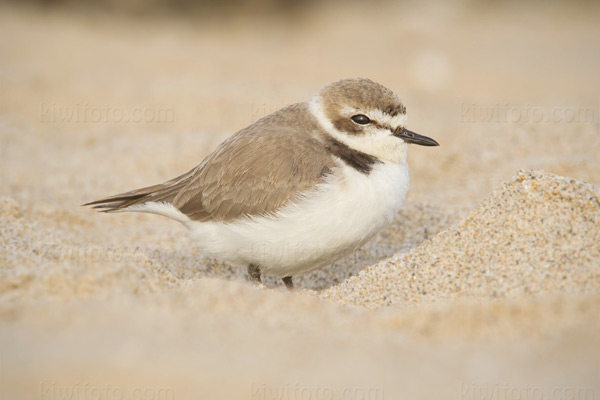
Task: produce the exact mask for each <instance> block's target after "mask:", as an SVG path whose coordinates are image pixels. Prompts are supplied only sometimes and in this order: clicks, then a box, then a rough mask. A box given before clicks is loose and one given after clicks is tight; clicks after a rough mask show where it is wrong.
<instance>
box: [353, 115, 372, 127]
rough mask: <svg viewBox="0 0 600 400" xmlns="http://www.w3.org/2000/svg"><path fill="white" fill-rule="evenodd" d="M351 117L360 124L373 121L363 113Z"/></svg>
mask: <svg viewBox="0 0 600 400" xmlns="http://www.w3.org/2000/svg"><path fill="white" fill-rule="evenodd" d="M350 119H351V120H352V121H354V122H356V123H357V124H360V125H366V124H368V123H370V122H371V120H370V119H369V117H367V116H366V115H363V114H357V115H354V116H352V118H350Z"/></svg>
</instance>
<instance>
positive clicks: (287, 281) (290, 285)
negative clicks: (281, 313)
mask: <svg viewBox="0 0 600 400" xmlns="http://www.w3.org/2000/svg"><path fill="white" fill-rule="evenodd" d="M282 281H283V283H285V287H286V288H288V289H290V290H292V289H293V288H294V282H293V281H292V277H291V276H286V277H284V278H283V279H282Z"/></svg>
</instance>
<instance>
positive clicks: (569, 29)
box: [0, 0, 600, 399]
mask: <svg viewBox="0 0 600 400" xmlns="http://www.w3.org/2000/svg"><path fill="white" fill-rule="evenodd" d="M599 21H600V2H597V1H592V0H590V1H570V2H569V1H527V2H526V1H475V0H464V1H458V0H454V1H441V0H440V1H391V0H390V1H373V2H359V1H291V0H286V1H278V0H259V1H249V0H238V1H235V0H229V1H222V2H219V1H191V0H176V1H167V0H145V1H144V0H121V1H119V0H95V1H83V0H81V1H77V0H46V1H33V0H23V1H18V0H15V1H3V2H0V210H1V211H2V213H1V217H2V221H1V224H0V226H1V228H2V229H1V230H0V234H1V236H0V237H1V238H2V240H0V245H1V248H2V253H1V254H0V274H1V275H0V346H1V347H0V352H1V353H2V354H0V368H1V369H2V371H0V388H4V389H5V390H6V389H11V390H13V392H12V393H13V395H11V396H7V398H11V399H17V398H28V399H30V398H59V394H60V393H62V392H57V391H58V390H64V389H65V388H66V389H77V388H81V387H83V388H84V389H85V387H86V386H85V385H86V382H87V385H88V386H87V387H88V388H89V386H90V382H91V386H92V387H95V388H100V387H106V386H107V385H108V386H110V387H112V388H115V387H126V388H131V387H132V386H131V385H138V386H139V385H143V384H145V385H147V386H148V387H153V388H156V387H158V388H160V387H166V388H171V389H172V388H176V392H175V393H176V394H177V396H175V398H199V396H198V393H201V390H205V391H206V393H209V390H208V389H207V387H208V386H206V384H207V383H210V384H211V385H212V386H211V387H212V388H213V389H215V392H214V393H221V392H222V391H223V390H227V389H231V390H233V389H237V388H236V387H233V386H232V385H230V383H231V381H232V376H233V377H234V378H235V379H234V380H235V381H236V382H238V383H239V384H240V385H242V383H243V385H242V386H243V387H242V388H241V392H240V393H245V394H246V396H241V397H232V396H230V397H228V398H247V397H248V395H253V394H254V395H256V396H255V397H253V398H268V397H267V396H266V394H265V392H264V391H263V392H261V388H264V386H260V385H261V384H264V382H265V377H270V378H272V379H273V380H274V382H276V385H279V386H275V387H279V388H281V387H288V386H285V385H288V384H291V385H293V384H294V383H295V382H298V380H299V379H301V377H304V378H307V377H309V378H310V379H312V381H318V379H320V378H321V377H323V381H324V382H330V383H331V382H334V378H340V377H342V376H343V377H345V378H344V379H346V380H345V381H343V384H346V385H347V384H348V382H350V383H354V384H356V385H359V384H361V385H363V386H362V387H363V388H372V387H374V388H385V398H462V399H465V398H467V399H476V398H482V397H481V396H479V397H478V395H477V394H476V390H477V389H478V388H480V387H484V388H494V387H498V386H497V385H503V384H504V383H506V382H509V383H511V384H514V385H517V387H518V388H521V389H522V390H526V389H527V388H529V387H530V386H528V385H530V384H532V382H534V383H535V384H536V385H538V386H536V387H544V388H546V387H552V385H555V384H556V382H562V384H565V385H566V384H567V383H569V382H575V381H576V379H575V378H581V379H582V380H584V379H588V381H586V382H588V383H589V382H590V381H593V380H594V379H595V381H594V382H595V383H596V384H597V383H598V382H599V381H598V379H597V368H596V369H595V371H596V375H593V373H592V372H590V371H593V368H592V367H591V366H592V365H593V364H594V363H597V357H596V358H594V357H595V354H597V351H596V353H594V352H592V351H591V350H593V349H598V348H600V347H599V346H597V338H598V337H600V336H598V335H597V334H595V335H594V334H590V335H589V336H585V337H584V338H583V339H581V338H582V337H583V336H578V335H575V334H573V332H575V333H577V334H579V333H581V332H582V331H577V330H576V329H575V328H573V326H575V327H576V328H577V329H579V328H578V327H582V326H586V327H587V326H588V322H594V321H589V320H590V318H588V317H586V316H585V314H584V313H583V311H581V310H584V309H586V310H589V309H592V310H593V309H594V308H592V306H593V305H595V306H597V305H598V304H600V303H599V302H598V301H597V298H595V299H596V300H594V301H595V302H594V301H592V300H590V304H592V306H590V307H587V306H585V303H569V304H571V308H568V307H566V306H564V304H565V303H564V302H563V301H562V300H554V301H553V302H548V303H545V302H543V301H540V303H539V304H541V306H540V307H541V309H543V310H546V311H547V312H539V311H538V308H536V307H538V306H537V305H536V306H535V307H529V308H527V307H525V306H523V307H521V305H522V303H511V302H510V301H509V300H506V302H502V301H504V300H503V299H502V300H498V299H491V300H490V299H487V298H485V299H480V300H481V301H482V302H484V300H490V302H491V301H496V300H498V302H496V303H490V304H492V305H490V306H489V307H490V308H484V309H483V312H482V313H481V314H477V313H470V312H468V310H469V308H465V307H463V306H462V305H461V304H460V302H459V303H453V302H450V301H449V300H447V299H445V300H443V301H441V300H440V299H438V300H440V301H441V303H443V306H444V307H446V306H447V307H448V310H451V311H449V312H446V311H439V310H438V311H436V310H435V309H434V310H433V311H432V309H429V308H427V305H422V304H411V305H407V306H406V307H396V308H394V309H393V310H391V311H390V310H388V311H385V310H384V311H381V312H379V311H378V312H376V311H372V312H367V311H366V310H356V309H352V310H349V309H347V308H343V307H341V306H340V305H339V304H334V302H324V301H318V300H317V299H316V298H315V296H313V295H314V294H316V295H319V291H321V290H323V289H327V288H330V287H335V285H338V284H339V283H340V282H342V281H344V280H345V279H347V278H348V277H349V276H352V275H354V274H356V273H358V272H359V271H360V270H361V269H364V268H365V267H367V266H368V265H371V264H374V263H375V262H377V261H378V260H382V259H384V258H386V257H390V256H392V255H394V254H395V253H397V252H400V251H408V250H410V249H412V248H414V247H416V246H418V245H419V244H420V243H421V242H422V241H424V240H426V239H428V238H431V237H433V236H434V235H435V234H436V233H438V232H439V231H440V230H442V229H444V228H446V227H448V226H451V225H452V224H454V223H456V222H457V221H459V220H460V218H461V217H463V216H464V215H465V214H466V213H467V212H469V211H472V210H475V209H477V207H478V205H479V204H480V203H481V201H482V200H483V199H484V198H486V197H487V196H489V195H490V194H491V193H492V190H493V189H494V188H496V187H498V185H499V184H500V183H501V182H503V181H506V180H507V179H510V178H511V177H513V176H515V174H516V173H517V171H518V170H520V169H539V170H543V171H547V172H551V173H555V174H559V175H564V176H569V177H573V178H577V179H582V180H585V181H587V182H591V183H595V184H598V183H600V162H599V160H600V124H599V120H600V118H599V116H600V79H599V74H598V71H600V23H599ZM348 77H366V78H370V79H372V80H375V81H377V82H379V83H381V84H383V85H385V86H387V87H389V88H390V89H392V90H393V91H394V92H395V93H397V94H398V95H399V96H400V97H401V98H402V99H403V101H404V103H405V105H406V107H407V111H408V121H409V122H408V126H409V128H410V129H411V130H414V131H416V132H419V133H421V134H423V135H427V136H430V137H433V138H435V139H436V140H438V142H440V144H441V146H440V147H437V148H422V147H419V146H414V147H411V149H410V151H409V164H410V167H411V189H410V192H409V195H408V199H407V203H406V207H405V210H403V211H402V213H401V214H399V217H398V219H397V221H396V222H395V224H393V225H392V226H391V227H390V228H389V229H387V230H386V231H384V233H383V234H382V235H381V236H380V237H379V238H378V239H376V240H374V241H373V242H372V243H371V244H370V245H368V246H366V247H365V249H364V250H361V252H357V253H356V254H354V255H352V256H349V257H348V258H345V259H344V260H341V261H339V262H337V263H336V264H334V266H333V267H330V268H325V269H323V270H320V271H316V272H314V273H311V274H308V275H306V276H305V277H303V278H300V279H298V280H297V281H296V282H297V283H298V286H299V287H300V288H301V289H312V290H314V291H315V292H311V291H308V292H300V293H294V294H288V293H281V292H279V291H278V290H276V289H273V290H267V291H264V290H258V289H256V288H254V287H251V286H250V285H248V284H246V283H245V282H244V276H245V272H244V269H243V268H238V267H237V266H231V265H228V264H226V263H219V262H217V261H215V260H210V259H207V258H203V257H201V250H200V249H196V248H194V247H193V244H192V243H191V242H190V241H187V239H186V240H182V238H183V234H184V232H183V230H182V229H181V227H180V226H178V225H175V224H173V223H169V221H166V220H164V219H161V218H158V217H155V216H146V215H118V216H114V215H111V216H106V215H97V214H96V213H93V212H91V211H90V210H87V209H85V210H82V209H81V208H79V205H80V204H82V203H85V202H87V201H91V200H94V199H97V198H101V197H104V196H107V195H110V194H113V193H119V192H122V191H125V190H130V189H133V188H137V187H141V186H145V185H150V184H155V183H158V182H162V181H164V180H167V179H170V178H172V177H174V176H177V175H179V174H181V173H183V172H184V171H187V170H189V169H190V168H192V167H194V166H195V165H197V164H198V163H199V162H200V161H201V160H202V159H203V158H204V157H205V156H206V155H207V154H208V153H209V152H211V151H212V150H213V149H214V148H215V147H216V146H217V145H218V144H219V143H220V142H222V141H223V140H224V139H226V138H227V137H229V136H230V135H231V134H233V133H234V132H236V131H237V130H239V129H241V128H243V127H245V126H247V125H248V124H250V123H252V122H254V121H256V120H257V119H259V118H261V117H263V116H265V115H267V114H269V113H271V112H272V111H275V110H277V109H279V108H281V107H283V106H285V105H287V104H291V103H295V102H299V101H306V100H308V99H309V98H310V97H311V96H312V95H313V94H314V93H315V92H316V91H317V90H318V89H319V88H321V87H322V86H323V85H325V84H327V83H329V82H332V81H335V80H338V79H342V78H348ZM406 221H408V223H406ZM481 229H482V231H483V230H485V227H481ZM456 250H457V251H461V250H462V249H456ZM499 251H501V250H499ZM576 253H578V251H577V250H575V251H574V252H573V254H576ZM421 267H423V268H426V267H427V266H421ZM534 267H535V266H522V268H534ZM514 274H515V275H519V271H518V270H515V272H514ZM595 276H598V275H597V274H596V275H595ZM415 277H416V278H415V279H422V280H424V279H427V277H426V275H419V274H418V273H417V274H416V275H415ZM210 278H217V279H210ZM434 278H435V277H434ZM459 278H460V277H459ZM459 278H457V279H459ZM463 278H464V277H463ZM480 278H481V279H482V282H483V283H481V285H483V286H480V287H485V284H486V282H488V281H485V277H480ZM465 279H466V278H465ZM499 279H500V280H501V278H499ZM269 282H270V281H269ZM503 282H506V281H503ZM561 285H562V283H561V282H557V283H556V285H555V288H556V293H559V294H563V292H562V291H561V290H562V289H561V288H562V286H561ZM589 287H594V286H593V282H592V283H590V285H589ZM375 289H377V288H373V290H375ZM454 293H455V292H454ZM490 293H492V291H491V290H490ZM455 294H456V293H455ZM528 295H529V294H527V295H524V296H522V297H521V298H519V299H518V301H523V302H527V301H530V300H531V298H530V297H528ZM531 295H532V296H536V295H539V293H533V294H531ZM432 296H434V294H432ZM463 296H464V297H468V296H467V295H463ZM491 297H493V295H492V294H490V298H491ZM511 301H512V300H511ZM515 301H516V300H515ZM536 301H537V300H536ZM415 302H416V301H415ZM485 304H488V303H485ZM527 304H529V303H527ZM535 304H538V303H535ZM548 304H549V305H548ZM573 304H576V305H573ZM580 304H583V306H580ZM545 306H548V307H547V308H543V307H545ZM411 307H414V308H411ZM503 307H504V308H503ZM390 308H391V307H390ZM411 310H414V311H415V312H414V313H412V311H411ZM443 310H446V309H443ZM465 310H467V312H464V311H465ZM498 310H505V314H502V315H505V317H506V320H503V319H500V321H501V322H500V323H499V324H498V325H494V324H493V322H495V321H496V320H495V317H494V316H493V315H496V314H490V312H497V311H498ZM523 310H525V311H523ZM527 310H529V311H527ZM548 310H549V311H548ZM557 310H558V311H557ZM560 310H563V311H560ZM565 310H566V311H565ZM578 310H579V311H581V312H580V313H578V312H579V311H578ZM386 312H388V313H391V314H385V313H386ZM561 312H563V314H561ZM394 313H396V314H394ZM386 315H388V317H386ZM390 315H392V317H390ZM448 315H449V316H450V317H447V318H446V319H445V320H444V319H443V317H444V316H448ZM453 315H454V316H459V317H457V318H454V317H452V316H453ZM490 315H492V317H490ZM556 315H568V317H565V319H553V318H554V316H556ZM573 315H574V317H572V316H573ZM571 317H572V318H571ZM386 318H387V319H386ZM453 318H454V319H453ZM461 318H463V319H461ZM520 318H521V319H520ZM544 318H546V319H544ZM569 318H571V319H569ZM450 319H451V321H450ZM592 319H593V318H592ZM440 320H444V321H446V323H445V324H444V323H439V324H438V321H440ZM548 320H550V321H553V322H552V323H551V324H548V325H544V323H542V322H543V321H548ZM394 321H395V322H394ZM398 321H400V322H398ZM424 321H425V322H424ZM427 321H430V322H427ZM431 321H433V322H431ZM465 321H466V322H465ZM490 321H492V322H490ZM502 321H504V322H502ZM506 321H508V322H506ZM539 321H542V322H539ZM556 321H558V322H556ZM564 321H567V322H564ZM573 321H574V322H573ZM595 322H597V320H596V321H595ZM489 324H492V325H491V326H492V328H490V327H489V326H490V325H489ZM448 326H450V327H451V328H450V329H448ZM548 326H550V328H548V329H546V328H547V327H548ZM591 326H595V325H593V324H591ZM540 327H542V328H540ZM539 331H542V335H541V336H543V338H542V339H540V335H538V332H539ZM515 332H516V333H515ZM564 332H567V333H564ZM585 332H587V331H585ZM536 335H537V336H536ZM544 335H545V336H544ZM482 337H483V340H479V341H477V342H475V341H474V340H473V338H478V339H481V338H482ZM548 338H550V339H548ZM544 340H546V341H544ZM549 343H550V344H549ZM257 360H258V361H257ZM348 360H350V361H348ZM232 365H235V368H234V367H233V366H232ZM299 365H300V366H302V367H299ZM7 366H9V367H8V368H7ZM415 371H417V372H415ZM415 374H418V375H419V377H418V378H415ZM257 377H259V378H260V379H262V381H261V380H260V379H259V378H257ZM325 377H329V378H325ZM590 377H592V378H590ZM571 378H573V379H571ZM327 379H331V380H329V381H327ZM312 381H311V382H312ZM261 382H262V383H261ZM282 382H284V383H282ZM336 382H337V381H336ZM479 383H481V385H483V386H476V384H479ZM40 384H41V386H40ZM332 384H333V383H332ZM586 384H587V383H586ZM44 385H45V386H44ZM53 385H54V386H53ZM77 385H79V386H77ZM119 385H121V386H119ZM128 385H129V386H128ZM244 385H245V386H244ZM253 385H254V386H253ZM256 385H258V386H256ZM486 385H487V386H486ZM494 385H496V386H494ZM502 387H504V386H502ZM586 387H588V386H585V385H584V386H583V388H584V389H585V388H586ZM254 389H257V390H254ZM465 389H466V390H465ZM17 393H21V395H22V396H21V397H19V396H18V395H17ZM23 393H25V394H23ZM184 393H187V394H189V393H192V394H193V395H189V396H186V395H185V394H184ZM211 393H212V392H211ZM378 393H379V392H378ZM496 393H497V396H500V394H498V393H500V392H496ZM150 394H152V395H153V397H146V398H159V397H157V396H154V394H156V392H154V393H150ZM52 396H53V397H52ZM79 398H84V397H82V396H80V397H79ZM87 398H89V397H87ZM96 398H99V397H96ZM102 398H108V397H107V396H104V397H102ZM112 398H115V397H114V396H113V397H112ZM160 398H173V397H169V396H168V394H167V397H164V396H163V397H160ZM204 398H218V396H212V397H211V396H208V395H207V396H205V397H204ZM222 398H227V397H222ZM284 398H285V397H284ZM288 398H292V397H290V396H288ZM313 398H317V397H313ZM354 398H366V397H364V396H363V397H359V396H358V395H357V396H355V397H354ZM371 398H380V397H371ZM497 398H502V397H497ZM507 398H508V397H507ZM522 398H524V397H522ZM536 398H539V397H536ZM554 398H556V397H554ZM565 398H567V397H565ZM570 398H573V397H570ZM579 398H583V397H579Z"/></svg>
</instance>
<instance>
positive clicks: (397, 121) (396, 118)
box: [342, 107, 408, 128]
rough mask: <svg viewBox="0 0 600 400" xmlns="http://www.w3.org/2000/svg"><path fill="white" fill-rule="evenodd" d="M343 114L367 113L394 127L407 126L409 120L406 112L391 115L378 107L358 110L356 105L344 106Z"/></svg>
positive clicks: (372, 117) (375, 119)
mask: <svg viewBox="0 0 600 400" xmlns="http://www.w3.org/2000/svg"><path fill="white" fill-rule="evenodd" d="M342 114H343V115H346V116H348V117H351V116H352V115H355V114H365V115H366V116H367V117H369V118H370V119H372V120H374V121H377V122H378V123H380V124H382V125H387V126H390V127H392V128H398V127H406V124H407V122H408V119H407V117H406V114H396V115H390V114H388V113H385V112H383V111H381V110H380V109H377V108H375V109H371V110H358V109H356V108H354V107H344V108H343V109H342Z"/></svg>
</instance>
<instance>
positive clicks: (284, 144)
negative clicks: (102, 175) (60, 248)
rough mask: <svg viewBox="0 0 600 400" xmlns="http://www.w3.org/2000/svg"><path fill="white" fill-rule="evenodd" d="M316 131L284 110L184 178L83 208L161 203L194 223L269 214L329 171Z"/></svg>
mask: <svg viewBox="0 0 600 400" xmlns="http://www.w3.org/2000/svg"><path fill="white" fill-rule="evenodd" d="M286 110H287V111H286ZM290 119H291V120H290ZM316 129H318V126H317V125H316V124H315V123H314V121H313V120H312V118H311V117H310V115H309V114H308V113H307V110H306V109H305V106H304V105H303V104H298V105H294V106H290V107H288V108H287V109H284V110H281V111H279V112H277V113H275V114H272V115H270V116H268V117H266V118H264V119H263V120H260V121H258V122H256V123H255V124H253V125H250V126H249V127H248V128H245V129H243V130H242V131H240V132H238V133H237V134H236V135H234V136H232V137H231V138H229V139H228V140H226V141H225V142H223V143H222V144H221V145H220V146H219V147H218V148H217V149H216V150H215V151H214V152H213V153H211V154H210V155H209V156H208V157H207V158H206V159H205V160H204V161H203V162H202V163H201V164H200V165H199V166H197V167H196V168H194V169H193V170H191V171H190V172H188V173H186V174H184V175H181V176H179V177H177V178H175V179H172V180H170V181H168V182H165V183H163V184H160V185H155V186H150V187H147V188H142V189H138V190H134V191H131V192H127V193H123V194H120V195H116V196H112V197H109V198H106V199H103V200H99V201H95V202H92V203H88V205H97V207H99V208H104V209H105V211H109V212H110V211H122V210H124V209H125V208H127V207H129V206H132V205H137V204H144V203H146V202H149V201H164V202H169V203H172V204H173V205H174V206H175V207H177V208H178V209H179V210H181V212H183V213H184V214H186V215H187V216H188V217H189V218H190V219H192V220H196V221H231V220H234V219H236V218H239V217H241V216H244V215H246V216H257V215H263V214H267V213H272V212H274V211H275V210H277V209H278V208H280V207H281V206H283V205H284V204H286V203H287V202H288V201H290V200H292V199H293V198H294V197H295V196H296V195H297V194H298V193H299V192H303V191H307V190H310V189H312V188H314V187H315V185H317V184H318V183H319V182H322V180H323V178H324V176H325V175H326V174H328V173H330V172H331V170H332V168H333V167H334V161H333V159H332V158H331V155H330V154H329V153H328V152H327V150H325V149H324V147H323V145H322V144H321V143H320V142H319V141H318V140H317V139H316V138H315V137H314V136H313V135H312V133H314V132H315V130H316Z"/></svg>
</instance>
